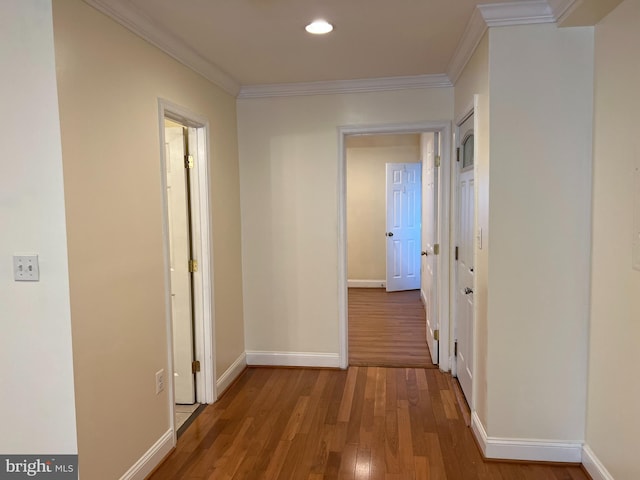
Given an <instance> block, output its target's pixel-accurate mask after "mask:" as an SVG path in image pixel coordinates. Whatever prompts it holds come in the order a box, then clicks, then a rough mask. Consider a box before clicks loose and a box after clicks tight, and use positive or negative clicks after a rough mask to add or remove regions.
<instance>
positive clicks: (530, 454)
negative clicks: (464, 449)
mask: <svg viewBox="0 0 640 480" xmlns="http://www.w3.org/2000/svg"><path fill="white" fill-rule="evenodd" d="M471 429H472V430H473V434H474V435H475V437H476V440H477V441H478V444H479V445H480V450H481V451H482V453H483V455H484V456H485V458H488V459H496V460H526V461H532V462H562V463H580V462H581V461H582V443H580V442H552V441H548V440H537V439H521V438H519V439H512V438H501V437H489V436H487V432H486V430H485V428H484V426H483V425H482V422H481V421H480V419H479V418H478V415H477V413H476V412H473V413H472V414H471Z"/></svg>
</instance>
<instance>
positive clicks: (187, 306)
mask: <svg viewBox="0 0 640 480" xmlns="http://www.w3.org/2000/svg"><path fill="white" fill-rule="evenodd" d="M165 142H166V143H165V148H166V161H167V204H168V205H167V206H168V209H167V210H168V213H169V244H170V245H169V266H170V269H171V319H172V326H173V370H174V371H173V374H174V390H175V402H176V403H180V404H192V403H194V402H195V400H196V399H195V384H194V376H193V372H192V366H191V365H192V362H193V358H194V355H193V314H192V293H191V273H190V272H189V257H190V248H189V242H190V241H191V240H190V225H189V220H188V210H187V209H188V204H187V202H188V198H187V188H186V177H185V175H186V169H185V167H184V154H185V153H184V152H185V149H184V135H183V130H182V127H169V126H167V127H166V128H165Z"/></svg>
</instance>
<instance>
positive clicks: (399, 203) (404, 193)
mask: <svg viewBox="0 0 640 480" xmlns="http://www.w3.org/2000/svg"><path fill="white" fill-rule="evenodd" d="M386 170H387V172H386V174H387V177H386V180H387V196H386V199H387V201H386V208H387V232H386V235H387V291H388V292H394V291H399V290H418V289H419V288H420V240H421V239H420V223H421V220H422V219H421V215H422V214H421V201H422V200H421V197H422V182H421V177H422V174H421V165H420V164H419V163H387V165H386Z"/></svg>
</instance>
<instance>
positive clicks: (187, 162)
mask: <svg viewBox="0 0 640 480" xmlns="http://www.w3.org/2000/svg"><path fill="white" fill-rule="evenodd" d="M184 168H193V155H185V156H184Z"/></svg>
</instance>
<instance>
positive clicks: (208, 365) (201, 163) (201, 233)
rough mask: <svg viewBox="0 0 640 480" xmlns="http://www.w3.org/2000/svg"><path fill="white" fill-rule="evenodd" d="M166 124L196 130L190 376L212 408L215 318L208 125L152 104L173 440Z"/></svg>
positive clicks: (167, 105) (162, 103)
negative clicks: (196, 364) (194, 364)
mask: <svg viewBox="0 0 640 480" xmlns="http://www.w3.org/2000/svg"><path fill="white" fill-rule="evenodd" d="M165 118H169V119H171V120H174V121H176V122H178V123H180V124H182V125H185V126H187V127H190V128H194V129H195V130H196V138H195V146H196V151H195V154H194V161H195V162H196V165H195V168H194V173H195V174H194V175H193V177H192V184H191V208H192V223H193V225H192V229H193V232H192V234H193V239H192V241H193V247H194V253H195V256H196V259H197V260H198V271H197V272H196V273H195V274H194V277H193V300H194V312H193V314H194V332H193V334H194V340H195V341H194V343H195V351H194V354H195V357H196V358H197V359H199V360H200V372H199V373H197V374H196V379H195V381H196V402H198V403H213V402H214V401H215V400H216V399H217V392H216V381H215V355H214V345H215V318H214V313H213V298H214V297H213V275H212V272H213V254H212V249H211V245H212V244H211V238H210V218H211V217H210V215H211V209H210V200H209V198H210V196H209V175H208V165H209V148H208V145H209V122H208V120H207V119H206V118H204V117H202V116H200V115H198V114H196V113H193V112H191V111H190V110H188V109H186V108H184V107H182V106H180V105H177V104H175V103H172V102H170V101H168V100H165V99H162V98H160V99H158V121H159V131H160V160H161V167H162V168H161V172H162V174H161V181H162V197H163V198H162V215H163V217H162V220H163V221H162V223H163V249H164V266H165V268H164V272H165V276H164V285H165V309H166V329H167V352H168V360H169V361H168V371H167V373H166V377H165V379H166V383H167V386H168V388H169V392H170V394H169V395H168V397H169V404H170V412H171V423H170V424H171V429H172V430H173V432H174V437H175V435H176V433H177V432H176V430H175V425H174V418H175V412H174V410H175V398H174V386H173V328H172V322H171V276H170V269H169V238H170V237H169V221H168V209H167V198H166V195H167V188H166V187H167V179H166V171H167V170H166V164H167V159H166V158H165V157H166V155H165V153H166V152H165V147H164V143H165V136H164V129H165V126H164V120H165Z"/></svg>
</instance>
